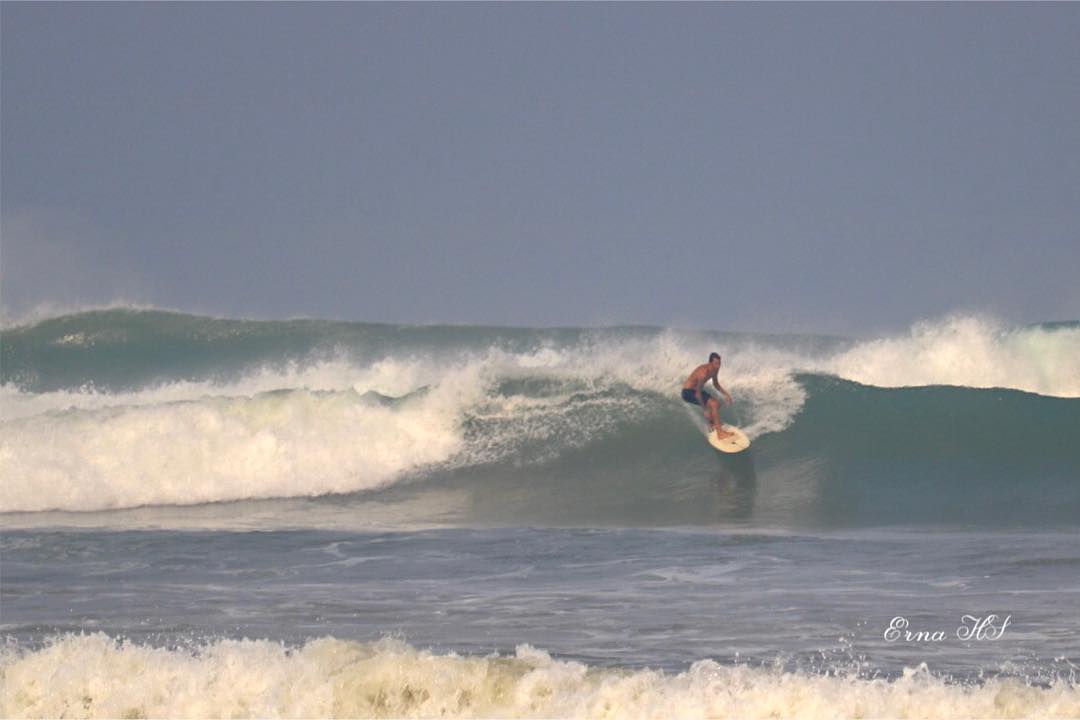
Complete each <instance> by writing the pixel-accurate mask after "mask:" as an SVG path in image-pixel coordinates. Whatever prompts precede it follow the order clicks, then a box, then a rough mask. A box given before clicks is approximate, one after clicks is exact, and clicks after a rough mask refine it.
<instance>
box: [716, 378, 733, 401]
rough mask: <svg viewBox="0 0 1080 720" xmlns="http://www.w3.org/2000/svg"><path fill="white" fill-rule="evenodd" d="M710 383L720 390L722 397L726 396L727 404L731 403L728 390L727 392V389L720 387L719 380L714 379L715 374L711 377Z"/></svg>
mask: <svg viewBox="0 0 1080 720" xmlns="http://www.w3.org/2000/svg"><path fill="white" fill-rule="evenodd" d="M712 384H713V387H714V388H716V389H717V390H719V391H720V393H721V394H722V395H723V396H724V397H726V398H727V404H728V405H730V404H731V403H732V399H731V393H729V392H728V391H727V390H725V389H724V388H722V387H720V382H719V381H718V380H717V379H716V376H715V375H713V377H712Z"/></svg>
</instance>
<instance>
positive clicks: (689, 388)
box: [682, 353, 735, 438]
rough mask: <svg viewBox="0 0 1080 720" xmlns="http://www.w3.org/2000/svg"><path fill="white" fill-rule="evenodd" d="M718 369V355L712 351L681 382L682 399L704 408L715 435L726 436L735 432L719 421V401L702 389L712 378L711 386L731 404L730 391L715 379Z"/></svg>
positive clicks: (706, 418)
mask: <svg viewBox="0 0 1080 720" xmlns="http://www.w3.org/2000/svg"><path fill="white" fill-rule="evenodd" d="M719 371H720V355H719V354H718V353H712V354H711V355H709V362H707V363H705V364H704V365H698V366H697V367H696V368H694V372H692V373H690V377H688V378H686V382H684V383H683V390H682V399H683V400H685V401H686V402H688V403H690V404H691V405H700V406H701V407H703V408H705V420H706V422H708V423H709V427H710V428H712V429H714V430H716V437H718V438H726V437H729V436H731V435H734V434H735V433H730V432H728V431H727V430H725V429H724V426H723V425H722V424H721V423H720V401H719V400H717V399H716V398H714V397H712V396H711V395H709V394H708V393H707V392H705V390H704V389H703V388H704V385H705V383H707V382H708V381H709V380H712V383H713V387H714V388H716V389H717V390H719V391H720V392H721V393H723V394H724V397H725V398H727V404H728V405H730V404H731V393H729V392H728V391H727V390H725V389H724V388H722V387H720V383H719V381H717V379H716V373H718V372H719Z"/></svg>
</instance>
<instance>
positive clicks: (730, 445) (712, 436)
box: [708, 425, 750, 453]
mask: <svg viewBox="0 0 1080 720" xmlns="http://www.w3.org/2000/svg"><path fill="white" fill-rule="evenodd" d="M724 429H725V430H727V431H728V432H729V433H732V434H731V435H728V436H727V437H724V438H718V437H716V431H715V430H710V431H709V434H708V438H709V444H710V445H712V446H713V447H714V448H716V449H717V450H719V451H720V452H726V453H737V452H742V451H743V450H745V449H746V448H748V447H750V438H748V437H746V433H744V432H743V431H742V430H740V429H739V428H737V427H734V426H733V425H725V426H724Z"/></svg>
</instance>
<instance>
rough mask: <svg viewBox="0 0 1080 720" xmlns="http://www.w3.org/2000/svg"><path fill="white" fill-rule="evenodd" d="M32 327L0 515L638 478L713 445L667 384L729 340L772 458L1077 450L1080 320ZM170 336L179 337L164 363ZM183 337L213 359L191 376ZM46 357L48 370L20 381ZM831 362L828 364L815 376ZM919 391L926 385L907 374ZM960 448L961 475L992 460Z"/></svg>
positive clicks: (1006, 463) (1069, 462) (1, 405)
mask: <svg viewBox="0 0 1080 720" xmlns="http://www.w3.org/2000/svg"><path fill="white" fill-rule="evenodd" d="M24 330H25V331H26V332H27V333H29V334H15V335H12V334H10V333H5V335H4V342H3V343H2V345H0V349H2V350H3V352H4V353H5V358H6V359H8V360H11V359H14V360H15V361H16V362H14V365H12V364H11V363H7V362H6V363H5V367H4V372H5V374H6V375H5V377H6V379H7V382H5V383H4V384H3V385H2V386H0V475H3V476H4V477H5V483H4V486H3V488H2V489H0V511H3V512H15V511H41V510H73V511H93V510H103V509H110V508H130V507H136V506H141V505H151V504H157V505H191V504H198V503H210V502H223V501H231V500H246V499H258V498H280V497H312V496H319V495H326V494H344V493H355V492H360V491H365V490H372V489H376V488H381V487H385V486H387V485H391V484H394V483H396V482H399V481H401V480H404V479H407V478H411V477H431V476H432V475H433V474H436V473H438V472H441V471H446V472H450V471H454V470H457V469H460V468H472V467H478V466H484V465H488V466H490V465H494V464H501V465H500V466H501V467H504V468H505V469H506V470H507V471H508V472H511V471H513V470H514V469H515V468H521V467H522V466H530V465H538V464H539V465H542V464H544V463H551V462H554V461H557V460H565V459H566V458H568V457H570V456H571V455H574V454H575V453H577V454H578V455H579V456H578V457H577V460H576V461H575V462H576V465H575V466H574V469H570V470H568V469H567V467H566V466H565V465H564V466H561V468H560V471H561V472H564V473H565V472H570V474H572V475H574V476H575V477H576V478H580V479H582V480H587V479H588V478H589V476H590V468H591V469H593V470H594V471H595V469H597V468H621V467H625V468H626V472H625V481H626V482H627V483H629V484H630V485H634V484H635V483H637V482H639V481H638V480H635V479H634V478H636V477H637V475H636V474H635V473H636V470H635V466H640V465H641V463H642V460H643V459H645V458H646V457H648V458H651V459H654V460H655V461H656V462H657V463H658V465H659V467H663V466H665V465H667V466H671V465H673V464H679V463H681V462H684V460H685V458H687V457H688V453H693V451H694V450H695V449H700V448H698V445H699V444H700V439H698V438H696V437H695V436H694V433H693V431H692V430H691V428H692V426H691V424H690V423H689V422H688V420H687V417H686V413H685V408H684V405H683V403H681V401H680V400H679V399H678V397H677V395H676V392H677V390H678V388H679V387H681V383H682V380H683V379H684V377H685V374H686V373H687V372H688V371H689V369H690V368H692V367H694V366H695V365H696V364H697V363H698V362H700V361H702V360H703V359H704V357H705V356H706V355H707V353H708V352H709V351H710V350H712V349H715V348H720V349H722V351H723V352H724V356H725V364H724V368H723V370H722V374H721V380H722V382H723V383H724V385H725V386H726V387H728V388H729V389H730V390H731V392H732V394H733V395H734V396H735V398H736V403H735V405H734V406H733V407H731V408H727V409H725V417H726V420H727V421H728V422H733V423H735V424H737V425H740V426H741V427H743V428H744V429H745V430H746V431H747V434H748V435H749V436H750V437H751V438H753V439H754V440H755V442H757V441H758V440H761V439H766V440H768V439H769V438H775V437H777V436H779V437H781V438H783V440H782V441H777V442H773V443H772V444H771V445H770V443H769V442H766V443H765V444H764V445H762V446H759V447H764V448H765V450H766V451H767V454H766V458H767V459H768V460H770V461H771V462H772V463H773V466H774V467H776V466H782V465H784V464H785V463H786V464H787V465H788V466H790V467H795V466H797V465H798V466H803V467H805V461H806V458H808V457H812V458H816V460H817V465H818V466H821V467H825V466H829V467H831V470H830V472H833V473H842V472H855V471H857V472H860V473H864V472H866V468H865V467H864V466H865V465H866V464H868V463H870V462H871V461H872V458H873V457H874V453H875V448H877V449H878V450H880V449H882V448H891V449H890V450H889V456H890V457H894V456H895V457H904V454H905V453H908V454H907V455H906V457H907V459H908V460H909V461H910V462H909V463H908V465H906V466H905V465H904V463H903V462H901V463H899V464H898V465H897V464H894V465H893V470H894V472H892V473H891V475H890V473H886V475H887V476H891V477H894V478H903V477H904V473H905V472H908V474H910V472H911V468H912V467H916V465H917V466H918V467H920V468H923V470H922V474H923V475H924V476H928V477H929V476H933V477H939V476H941V475H942V473H935V472H930V471H925V468H927V467H931V466H932V465H933V463H934V462H935V458H934V457H932V456H931V455H929V454H928V450H927V448H929V449H931V450H932V449H933V448H940V447H942V446H943V445H942V443H944V444H945V445H947V446H949V447H951V450H950V453H951V454H952V455H953V456H955V457H961V458H962V457H964V456H966V457H967V458H968V460H970V459H971V458H975V459H978V458H980V457H983V458H996V459H998V460H1000V462H999V463H998V464H999V465H1000V466H1001V467H1004V468H1006V469H1007V471H1008V472H1012V473H1016V472H1019V473H1021V475H1022V476H1023V473H1025V472H1027V469H1031V468H1034V471H1035V472H1037V475H1036V479H1038V478H1039V477H1047V476H1048V475H1047V474H1049V476H1052V477H1053V478H1056V480H1055V482H1057V481H1058V480H1060V477H1062V476H1069V475H1070V474H1073V475H1075V472H1076V471H1077V468H1076V464H1077V460H1076V458H1075V457H1074V455H1075V453H1071V452H1070V451H1069V449H1068V447H1067V446H1066V444H1064V443H1063V442H1062V441H1061V438H1062V437H1063V435H1064V434H1067V432H1068V427H1069V425H1070V423H1074V422H1075V420H1074V418H1075V416H1076V411H1075V409H1073V408H1074V407H1075V405H1074V404H1072V403H1073V402H1074V401H1072V400H1069V401H1066V400H1060V399H1061V398H1076V397H1080V326H1078V325H1076V324H1075V323H1073V324H1065V325H1060V326H1054V327H1026V328H1008V327H1005V326H1003V325H1001V324H1000V323H994V322H992V321H988V320H985V319H978V318H970V317H956V318H949V319H946V320H943V321H940V322H937V323H926V324H922V325H919V326H917V327H915V328H913V329H912V331H911V332H910V333H909V334H908V335H906V336H902V337H896V338H883V339H876V340H868V341H845V340H838V339H835V338H809V337H794V338H792V337H771V336H745V335H739V336H734V335H731V336H725V335H720V334H715V333H690V332H686V331H676V330H670V329H668V330H664V329H655V328H654V329H641V328H611V329H605V330H599V329H594V330H588V331H587V330H583V329H576V330H558V331H549V330H528V329H518V330H514V331H512V332H511V331H509V330H506V329H491V328H462V329H456V328H392V327H390V326H369V325H356V324H347V323H345V324H343V323H326V322H324V321H293V322H288V323H258V322H254V321H225V320H208V319H205V318H197V317H194V316H174V315H169V314H163V313H146V312H136V311H129V310H122V311H120V310H117V311H108V312H104V313H99V314H97V315H95V316H94V317H92V318H86V317H83V316H67V317H64V318H59V319H57V320H54V321H53V324H52V325H48V326H44V325H36V326H32V327H30V328H25V329H24ZM162 333H164V334H165V336H167V337H168V338H169V343H171V344H170V345H169V347H170V348H171V351H170V353H166V354H168V355H169V356H170V357H169V358H168V360H167V362H166V365H165V366H162V367H159V366H157V365H155V363H156V362H157V360H156V359H155V358H159V357H161V356H162V352H161V351H160V348H158V346H157V345H156V343H157V342H159V341H160V339H161V337H162ZM403 333H404V334H403ZM252 338H256V339H258V342H254V344H252V343H253V340H252ZM237 342H239V343H240V344H239V345H237V344H236V343H237ZM350 343H352V344H350ZM282 348H288V352H284V351H283V350H282ZM54 351H55V352H54ZM56 353H59V354H56ZM268 353H269V355H268ZM173 355H175V356H176V357H173ZM268 357H272V359H273V362H271V361H270V360H268ZM117 358H125V360H124V361H125V362H128V361H130V362H131V363H134V365H132V367H134V366H135V365H138V366H139V367H143V370H144V371H145V372H143V371H140V372H141V373H142V376H144V377H155V378H157V379H156V380H155V381H154V382H140V383H137V384H135V385H134V386H126V385H124V384H121V385H119V386H118V385H117V384H116V383H115V382H113V381H108V382H106V381H104V380H103V379H102V378H98V377H93V376H92V377H90V378H89V381H88V382H86V383H84V384H82V385H71V386H69V385H67V384H65V383H63V382H59V381H58V380H57V379H56V378H58V377H60V376H62V375H64V374H65V373H68V375H69V376H70V377H71V378H77V379H79V380H80V381H86V380H87V377H86V375H85V373H86V372H87V368H94V367H99V366H101V367H110V368H111V367H112V365H113V361H115V360H116V359H117ZM177 358H180V359H177ZM183 358H188V361H187V362H188V365H189V366H190V367H198V368H203V369H204V370H205V369H206V368H210V369H211V370H214V372H202V370H200V371H199V372H189V373H180V374H181V377H176V376H175V375H176V373H175V370H176V368H177V367H178V366H179V365H182V364H183V362H182V361H183ZM226 365H227V366H228V367H229V372H224V371H223V370H222V369H223V367H224V366H226ZM72 367H75V368H77V369H78V372H77V373H74V374H72V372H74V371H72V370H71V368H72ZM155 367H156V368H157V369H156V370H155V369H154V368H155ZM163 367H165V368H167V369H169V371H168V372H165V371H164V370H163ZM147 368H150V369H147ZM238 368H243V371H242V372H240V371H239V370H238ZM189 369H190V368H189ZM215 369H216V370H215ZM219 371H220V372H219ZM103 372H104V371H103ZM112 372H113V371H112V370H109V372H108V373H106V375H109V377H112V375H111V374H110V373H112ZM136 374H138V373H136ZM46 375H48V376H50V377H52V378H53V379H52V380H49V381H48V382H44V383H43V386H44V387H48V388H51V389H45V390H42V389H37V390H35V389H33V388H34V387H36V386H35V385H34V383H32V382H30V383H29V384H27V383H22V384H20V383H19V382H18V381H17V378H18V377H30V376H34V377H38V378H41V377H43V376H46ZM91 375H93V373H91ZM830 377H831V378H834V379H836V381H837V382H832V383H830V382H825V381H824V380H823V379H825V378H830ZM96 380H100V381H101V382H96ZM856 383H857V384H858V385H857V386H856V385H855V384H856ZM940 386H953V387H958V388H960V389H964V388H967V389H971V388H977V389H981V392H984V393H985V392H991V391H990V389H992V388H1007V389H1012V390H1014V391H1019V392H1020V393H1023V394H1024V396H1025V397H1023V398H1013V397H1011V396H1010V397H1009V398H1002V397H999V396H998V395H994V394H988V395H987V394H984V395H978V394H976V395H972V394H970V392H976V391H975V390H970V392H967V393H965V392H959V393H955V392H954V393H949V392H945V391H944V390H943V389H942V388H941V387H940ZM857 387H862V388H866V389H867V390H868V391H870V390H873V389H874V388H878V387H880V388H907V391H906V392H907V393H908V394H906V395H903V396H892V395H889V396H886V395H880V394H874V393H873V392H865V393H863V392H859V391H858V389H857ZM917 388H922V389H923V390H922V391H921V393H922V394H913V393H915V392H916V389H917ZM926 392H929V393H932V397H931V398H930V399H927V396H926V395H925V393H926ZM1037 395H1043V396H1046V397H1045V398H1044V399H1047V400H1059V402H1058V403H1057V404H1055V403H1040V402H1038V400H1039V398H1038V397H1037ZM811 398H813V400H814V402H813V404H812V405H811V404H808V403H809V402H810V399H811ZM901 398H902V401H899V402H898V400H900V399H901ZM1061 402H1067V403H1070V404H1067V405H1061V404H1060V403H1061ZM1002 403H1004V405H1003V404H1002ZM1003 408H1004V409H1005V410H1006V411H1007V412H1008V413H1010V414H1012V416H1013V417H1015V418H1017V419H1020V418H1023V419H1024V423H1025V428H1027V429H1026V430H1021V434H1023V437H1024V441H1023V446H1024V447H1025V448H1026V450H1027V451H1028V452H1027V454H1026V455H1025V457H1028V458H1031V459H1032V463H1033V464H1031V465H1029V466H1026V467H1021V466H1017V465H1016V464H1015V462H1013V461H1012V459H1011V456H1005V457H1001V452H1000V451H998V450H995V449H994V448H995V447H996V446H1001V445H1002V444H1001V443H1000V442H999V441H998V439H997V438H996V433H997V432H998V430H997V429H996V428H997V426H996V425H994V423H990V424H987V422H984V419H985V418H993V417H998V420H996V421H994V422H997V423H999V424H1000V422H1002V421H1003V418H1001V417H1000V412H1001V411H1002V409H1003ZM695 412H696V411H695ZM995 414H997V415H995ZM695 417H696V416H695ZM1010 419H1011V418H1010ZM875 428H876V429H877V430H879V432H876V433H875V432H874V430H875ZM674 429H677V430H678V433H677V434H676V433H675V430H674ZM1028 430H1030V432H1029V431H1028ZM687 431H689V433H687ZM1017 437H1018V436H1017V435H1016V434H1015V433H1014V434H1013V435H1012V441H1013V444H1014V445H1015V443H1016V442H1019V441H1018V440H1017ZM643 441H644V443H645V445H644V446H643V444H642V443H643ZM643 447H647V448H648V450H649V455H648V456H643V455H642V452H641V449H642V448H643ZM590 448H593V449H592V450H590ZM583 451H585V454H584V455H582V454H581V453H582V452H583ZM1013 455H1015V453H1013ZM895 457H894V459H895ZM852 458H856V460H857V462H856V461H854V460H852ZM965 462H966V464H965V465H964V467H963V468H962V469H963V470H964V472H971V471H975V472H983V471H984V469H985V468H984V467H983V466H981V465H978V464H976V465H975V466H973V465H972V464H971V462H967V461H965ZM984 465H985V463H984ZM897 467H899V468H900V470H899V472H896V471H895V470H896V468H897ZM942 467H944V468H945V472H944V475H945V476H947V475H948V472H949V469H948V466H945V465H943V466H942ZM853 468H854V470H853ZM905 468H907V469H905ZM991 471H993V468H991ZM511 474H513V473H511ZM781 474H783V473H781ZM818 479H820V478H818ZM1028 479H1029V481H1030V480H1031V478H1028ZM642 482H643V481H642ZM650 482H654V481H653V480H650Z"/></svg>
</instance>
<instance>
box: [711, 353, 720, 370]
mask: <svg viewBox="0 0 1080 720" xmlns="http://www.w3.org/2000/svg"><path fill="white" fill-rule="evenodd" d="M709 364H710V365H712V366H713V367H714V368H716V369H717V370H719V369H720V353H710V354H709Z"/></svg>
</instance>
